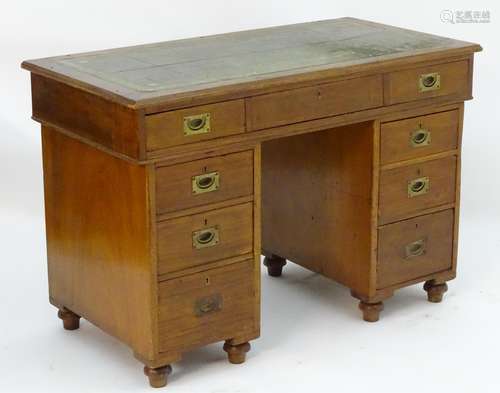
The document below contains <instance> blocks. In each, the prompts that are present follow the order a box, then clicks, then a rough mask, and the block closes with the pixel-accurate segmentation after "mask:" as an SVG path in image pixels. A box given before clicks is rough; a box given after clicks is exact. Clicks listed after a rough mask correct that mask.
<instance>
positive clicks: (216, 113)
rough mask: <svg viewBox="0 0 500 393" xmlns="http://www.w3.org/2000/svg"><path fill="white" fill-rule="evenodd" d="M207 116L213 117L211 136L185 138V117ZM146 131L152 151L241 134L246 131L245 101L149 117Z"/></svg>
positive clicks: (221, 103)
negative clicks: (206, 114) (204, 114)
mask: <svg viewBox="0 0 500 393" xmlns="http://www.w3.org/2000/svg"><path fill="white" fill-rule="evenodd" d="M203 113H209V114H210V132H207V133H206V134H197V135H189V136H186V135H184V129H183V124H184V117H186V116H193V115H200V114H203ZM145 130H146V149H147V150H148V151H154V150H158V149H162V148H167V147H170V146H177V145H185V144H189V143H194V142H199V141H205V140H209V139H214V138H221V137H223V136H228V135H234V134H240V133H242V132H244V131H245V106H244V101H243V100H235V101H226V102H220V103H217V104H212V105H204V106H197V107H193V108H186V109H180V110H177V111H171V112H163V113H159V114H154V115H147V116H146V117H145Z"/></svg>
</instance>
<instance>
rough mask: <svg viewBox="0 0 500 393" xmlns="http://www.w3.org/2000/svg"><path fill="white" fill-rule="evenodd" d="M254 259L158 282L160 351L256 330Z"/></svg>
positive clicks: (180, 349) (188, 347)
mask: <svg viewBox="0 0 500 393" xmlns="http://www.w3.org/2000/svg"><path fill="white" fill-rule="evenodd" d="M254 271H255V267H254V262H253V260H247V261H244V262H239V263H235V264H232V265H228V266H224V267H221V268H217V269H212V270H207V271H205V272H201V273H196V274H192V275H188V276H184V277H180V278H175V279H172V280H168V281H163V282H161V283H160V284H159V347H160V352H169V351H180V352H182V351H185V350H188V349H190V348H192V347H195V346H199V345H205V344H209V343H213V342H217V341H222V340H226V339H230V338H233V337H238V336H243V335H245V334H251V333H253V332H255V331H257V332H258V317H259V316H258V315H257V313H258V312H259V308H258V306H257V304H258V303H257V301H258V296H259V294H258V291H257V288H256V287H255V283H254V280H255V279H254V277H255V274H254Z"/></svg>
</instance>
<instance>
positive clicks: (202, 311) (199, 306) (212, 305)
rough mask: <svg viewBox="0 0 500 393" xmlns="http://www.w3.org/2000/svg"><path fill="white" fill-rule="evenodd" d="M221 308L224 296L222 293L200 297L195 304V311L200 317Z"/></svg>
mask: <svg viewBox="0 0 500 393" xmlns="http://www.w3.org/2000/svg"><path fill="white" fill-rule="evenodd" d="M219 310H222V296H221V295H220V294H215V295H211V296H207V297H203V298H201V299H198V300H197V301H196V302H195V305H194V313H195V314H196V316H198V317H201V316H203V315H207V314H210V313H213V312H215V311H219Z"/></svg>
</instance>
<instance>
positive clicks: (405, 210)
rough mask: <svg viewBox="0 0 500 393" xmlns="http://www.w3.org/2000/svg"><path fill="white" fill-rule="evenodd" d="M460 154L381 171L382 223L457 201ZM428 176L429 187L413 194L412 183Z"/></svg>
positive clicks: (380, 217)
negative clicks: (424, 190)
mask: <svg viewBox="0 0 500 393" xmlns="http://www.w3.org/2000/svg"><path fill="white" fill-rule="evenodd" d="M456 168H457V162H456V156H450V157H445V158H441V159H438V160H431V161H426V162H422V163H416V164H412V165H407V166H402V167H399V168H394V169H387V170H383V171H382V172H381V174H380V200H379V203H380V205H379V206H380V207H379V223H380V224H381V225H383V224H387V223H390V222H394V221H397V220H401V219H403V218H405V217H406V216H407V215H409V214H414V213H416V212H419V211H422V210H424V209H428V208H432V207H436V206H441V205H446V204H450V203H453V202H454V201H455V187H456V170H457V169H456ZM422 178H427V179H428V181H429V190H428V191H427V192H426V193H425V194H422V195H416V196H413V197H410V196H409V195H408V183H409V182H411V181H414V180H415V179H422Z"/></svg>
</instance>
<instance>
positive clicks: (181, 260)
mask: <svg viewBox="0 0 500 393" xmlns="http://www.w3.org/2000/svg"><path fill="white" fill-rule="evenodd" d="M252 228H253V205H252V203H251V202H249V203H244V204H241V205H236V206H230V207H226V208H223V209H218V210H212V211H208V212H205V213H200V214H193V215H191V216H185V217H180V218H174V219H170V220H167V221H162V222H159V223H158V274H159V275H162V274H165V273H171V272H175V271H179V270H183V269H187V268H190V267H194V266H198V265H201V264H204V263H207V262H212V261H216V260H219V259H225V258H230V257H234V256H238V255H243V254H248V253H251V252H252V250H253V231H252Z"/></svg>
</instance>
